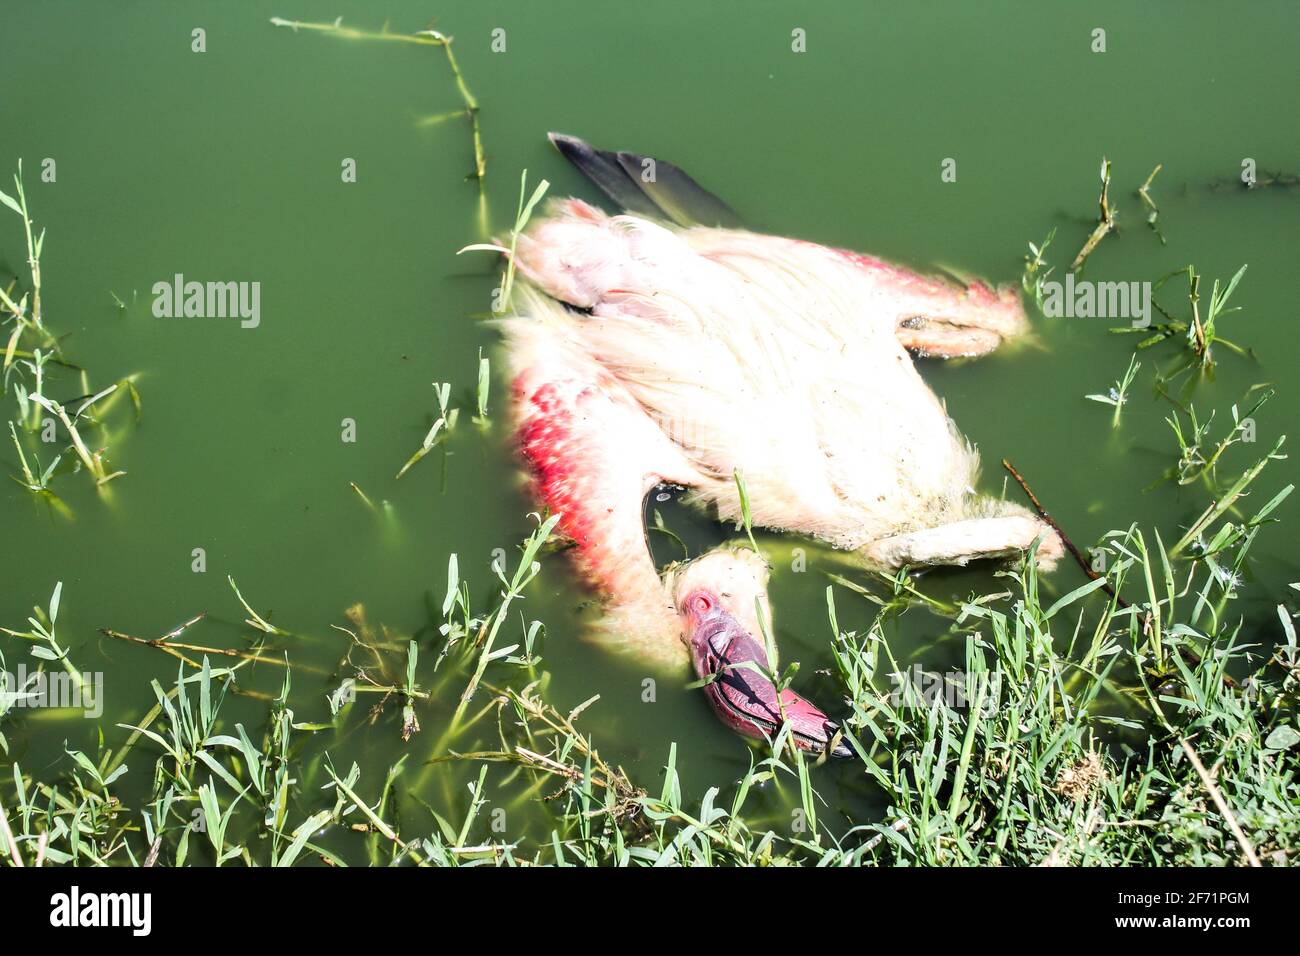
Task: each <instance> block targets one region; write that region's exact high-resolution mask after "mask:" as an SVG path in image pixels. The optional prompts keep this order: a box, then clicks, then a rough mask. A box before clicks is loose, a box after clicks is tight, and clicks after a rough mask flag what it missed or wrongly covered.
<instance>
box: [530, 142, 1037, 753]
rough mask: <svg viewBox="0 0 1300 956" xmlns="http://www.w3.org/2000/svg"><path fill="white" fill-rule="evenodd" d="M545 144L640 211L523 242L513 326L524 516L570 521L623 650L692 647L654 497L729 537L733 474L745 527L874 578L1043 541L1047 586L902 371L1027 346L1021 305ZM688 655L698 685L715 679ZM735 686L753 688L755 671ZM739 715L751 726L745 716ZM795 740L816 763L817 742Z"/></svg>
mask: <svg viewBox="0 0 1300 956" xmlns="http://www.w3.org/2000/svg"><path fill="white" fill-rule="evenodd" d="M552 140H553V142H555V143H556V145H557V146H558V147H559V149H560V150H561V152H562V153H564V155H565V156H566V157H568V158H569V159H570V160H571V161H572V162H573V163H574V164H575V165H576V166H577V167H578V168H579V169H580V170H582V172H584V173H585V174H586V175H587V176H588V177H589V178H590V179H591V180H592V181H593V182H595V183H596V184H597V185H598V186H600V187H601V188H602V189H603V190H604V191H605V192H606V193H607V194H609V195H610V196H611V197H612V198H613V199H614V200H615V201H616V202H618V203H620V204H621V205H622V206H623V207H624V208H625V209H627V210H629V211H628V212H626V213H624V214H623V215H618V216H608V215H606V214H605V213H603V212H601V211H599V210H597V209H595V208H593V207H592V206H590V205H588V204H586V203H584V202H582V201H581V200H577V199H569V200H564V201H560V202H558V203H555V204H553V205H552V206H551V208H550V210H549V213H548V215H547V216H546V217H545V218H544V219H542V220H541V221H540V222H538V223H536V224H535V225H534V226H533V227H532V228H531V229H529V230H528V232H527V233H526V234H525V235H523V236H521V237H520V238H519V243H518V247H517V254H516V258H517V267H518V269H519V270H520V271H521V272H522V274H523V275H524V276H525V277H526V278H527V280H528V285H529V286H530V287H526V288H524V289H522V290H521V302H520V307H519V310H518V311H519V316H518V317H517V318H512V319H510V320H508V321H507V322H506V323H505V333H506V340H507V346H508V349H509V353H510V361H511V365H512V375H513V395H514V403H515V410H516V416H517V421H518V433H517V434H518V441H519V446H520V449H521V451H522V454H523V456H524V458H525V459H526V461H527V463H528V465H529V467H530V469H531V472H532V474H533V478H534V483H535V489H536V494H537V497H538V498H539V500H540V501H541V502H542V503H543V504H545V505H546V506H547V507H549V508H550V509H551V510H552V511H554V512H558V513H561V514H562V515H563V518H562V519H561V524H560V527H561V529H562V530H563V532H564V533H566V534H567V535H569V536H570V537H571V538H572V539H573V540H574V541H575V542H576V545H577V546H576V548H575V553H576V560H577V563H578V566H579V569H580V571H581V573H582V574H583V576H584V577H585V578H586V580H587V581H588V582H589V583H590V584H591V585H592V586H593V587H594V588H596V589H597V590H598V591H599V592H601V593H602V594H603V595H604V596H605V598H606V600H607V614H606V619H605V624H604V627H603V629H604V631H605V632H606V633H607V634H608V635H609V636H610V639H611V640H612V641H615V642H617V643H619V644H621V645H623V646H626V647H628V648H629V649H631V650H633V651H634V652H635V653H637V654H639V655H640V656H642V657H643V658H646V659H648V660H652V661H655V662H658V663H661V664H667V665H678V666H680V664H681V663H684V662H685V660H686V658H687V656H688V655H687V653H686V651H687V646H686V644H684V643H683V640H684V639H685V640H686V641H687V642H689V641H690V640H691V634H692V633H693V632H696V633H698V632H699V630H700V627H699V622H698V621H694V619H692V618H690V615H691V614H693V613H695V611H696V610H700V612H701V613H703V610H702V609H700V608H696V609H692V607H691V606H690V605H689V601H688V602H687V606H686V607H685V608H684V609H683V612H682V613H683V615H685V618H683V617H679V615H678V609H677V607H676V606H675V604H674V599H673V595H672V594H670V593H668V592H667V591H666V590H665V587H664V584H663V582H662V581H661V580H660V577H659V575H658V573H657V571H656V569H655V567H654V564H653V562H652V560H651V557H650V553H649V550H648V548H647V546H646V541H645V530H644V527H643V502H644V498H645V495H646V494H647V492H649V491H650V490H651V489H652V488H654V487H655V486H656V485H658V484H661V483H671V484H676V485H681V486H685V487H687V488H689V489H691V492H692V494H693V496H694V498H695V499H697V500H699V501H701V502H703V503H705V504H707V505H709V506H711V507H712V508H714V509H716V511H717V513H718V515H719V517H720V518H722V519H724V520H725V519H729V520H736V519H738V518H739V517H740V514H741V507H740V500H739V495H738V492H737V488H736V483H735V474H736V473H737V472H739V473H740V474H742V475H743V476H744V479H745V483H746V486H747V488H748V497H749V499H750V504H751V512H752V518H753V521H754V523H755V524H757V525H761V526H765V527H769V528H774V529H781V530H785V531H793V532H799V533H802V534H807V535H812V536H815V537H817V538H820V539H822V540H824V541H827V542H829V543H830V544H832V545H833V546H835V547H837V548H841V549H845V550H849V551H852V552H853V553H854V554H856V555H857V556H858V557H859V558H860V560H861V561H862V563H863V565H864V566H867V567H874V568H882V569H896V568H900V567H902V566H904V565H964V564H966V563H967V562H969V561H972V560H976V559H983V558H1004V557H1008V556H1013V555H1017V554H1019V553H1022V552H1025V551H1027V550H1028V549H1030V548H1033V547H1035V546H1036V549H1037V550H1036V558H1037V560H1038V562H1039V564H1040V565H1041V566H1042V567H1044V568H1050V567H1052V566H1053V565H1054V564H1055V562H1056V560H1057V558H1058V557H1059V556H1060V554H1061V552H1062V545H1061V542H1060V540H1059V538H1058V537H1057V536H1056V534H1055V533H1054V532H1053V531H1052V530H1051V529H1050V528H1049V527H1047V526H1046V525H1045V524H1044V523H1043V522H1041V521H1040V520H1039V519H1038V518H1037V517H1035V516H1034V515H1033V514H1031V513H1030V512H1029V511H1028V510H1026V509H1025V508H1023V507H1021V506H1019V505H1016V504H1012V503H1010V502H1006V501H1001V500H998V499H995V498H991V497H989V496H986V495H981V494H979V493H977V492H976V491H975V490H974V485H975V481H976V473H977V470H978V456H977V454H976V452H975V451H974V449H973V448H971V447H970V445H969V444H968V443H967V442H966V441H965V440H964V439H963V438H962V437H961V435H960V433H959V432H958V430H957V428H956V426H955V425H954V424H953V422H952V420H951V419H950V418H949V417H948V414H947V411H946V410H945V408H944V406H943V404H942V403H941V402H940V401H939V400H938V398H937V397H936V396H935V395H934V393H933V392H932V391H931V390H930V388H929V387H928V386H927V385H926V384H925V382H924V381H923V380H922V378H921V376H920V375H919V374H918V372H917V370H916V368H915V367H914V365H913V363H912V359H911V357H910V356H909V355H908V352H907V350H908V349H911V350H914V351H916V352H918V353H920V354H923V355H930V356H938V357H950V356H958V355H980V354H984V353H987V352H989V351H992V350H993V349H995V348H996V347H997V346H998V345H1000V344H1001V343H1002V342H1004V341H1006V340H1007V339H1009V338H1012V337H1014V336H1016V335H1017V334H1019V333H1021V332H1022V331H1023V330H1024V329H1025V328H1026V319H1025V314H1024V310H1023V308H1022V306H1021V303H1020V299H1019V295H1018V294H1017V293H1016V292H1015V291H1014V290H1012V289H1003V290H994V289H992V288H990V287H988V286H986V285H984V284H982V283H978V282H976V283H972V284H970V285H968V286H965V287H962V286H957V285H953V284H951V283H949V282H947V281H943V280H938V279H932V278H927V277H924V276H920V275H917V274H915V273H912V272H909V271H908V270H906V269H902V268H900V267H898V266H894V265H891V264H889V263H886V262H883V261H881V260H879V259H875V258H872V257H870V256H864V255H859V254H856V253H851V252H845V251H842V250H837V249H831V248H827V247H825V246H820V245H817V244H815V243H810V242H803V241H800V240H794V239H782V238H778V237H773V236H765V235H759V234H756V233H752V232H747V231H744V230H741V229H737V228H727V227H719V226H717V225H713V224H714V223H727V222H732V221H734V214H732V213H730V211H729V210H728V209H727V208H726V207H725V206H724V205H723V204H722V203H721V202H720V201H719V200H717V199H716V198H714V197H713V196H711V195H710V194H708V193H707V192H705V191H704V190H703V189H702V188H701V187H699V186H698V185H697V184H696V183H695V182H694V181H693V180H692V179H690V177H688V176H686V174H685V173H683V172H681V170H679V169H677V168H676V167H674V166H672V165H670V164H668V163H665V162H662V161H654V160H650V159H648V158H646V157H642V156H638V155H635V154H630V153H618V154H615V153H608V152H603V151H599V150H595V149H592V148H591V147H590V146H588V145H587V144H586V143H583V142H582V141H580V140H576V139H573V138H571V137H563V136H557V135H553V136H552ZM649 169H653V172H654V175H653V178H652V179H650V180H647V179H646V177H645V176H644V173H645V171H646V170H649ZM694 223H709V224H708V225H701V224H694ZM700 567H701V568H702V569H705V570H696V571H694V572H692V573H691V579H692V580H693V581H694V582H695V583H696V584H697V585H700V586H702V587H703V588H704V590H705V591H706V592H707V593H711V594H721V593H723V592H725V584H720V583H718V582H713V583H712V584H710V582H707V581H702V580H700V579H701V577H702V576H703V575H704V574H705V573H706V571H711V572H713V573H716V574H720V575H726V574H735V573H741V572H740V571H738V568H742V567H743V562H742V563H741V564H738V563H737V559H735V557H734V554H733V557H732V558H731V559H728V560H717V561H712V562H707V563H704V564H701V565H700ZM764 580H765V578H764ZM759 590H762V589H761V588H760V589H759ZM681 597H682V598H683V599H686V598H687V597H689V595H685V594H683V595H681ZM728 614H729V616H730V617H731V618H732V621H731V623H727V622H722V623H723V624H725V627H724V628H722V630H718V628H717V625H718V620H720V619H711V623H710V624H709V626H710V627H711V628H714V629H715V630H716V631H717V633H722V631H723V630H725V631H726V633H728V634H732V633H733V630H734V629H733V628H732V624H738V625H740V626H741V627H742V628H747V629H748V633H749V635H750V637H751V638H753V639H758V638H759V636H758V634H757V633H756V632H755V631H754V630H753V622H752V621H748V622H746V618H745V615H744V613H743V610H742V611H741V612H740V613H739V614H738V615H737V614H736V613H734V612H728ZM683 620H686V628H685V633H684V630H683ZM701 620H702V619H701ZM706 643H707V642H706ZM735 648H736V651H737V652H748V651H752V650H753V649H752V648H749V647H748V646H747V645H743V642H742V644H736V645H735ZM718 649H719V648H714V650H715V651H716V650H718ZM695 650H697V651H698V649H695ZM705 650H706V651H707V648H705ZM691 656H692V657H693V662H694V665H695V668H696V670H697V672H699V671H700V668H701V667H703V666H705V663H704V662H707V661H709V660H712V661H714V663H716V662H717V654H716V653H715V654H713V655H712V656H710V654H709V653H703V654H701V653H698V652H697V653H694V654H693V655H691ZM724 663H725V662H724ZM770 663H771V664H772V665H774V664H775V661H772V662H770ZM700 676H701V677H705V676H708V675H707V674H704V673H701V674H700ZM745 679H746V681H749V682H751V684H752V682H753V681H754V680H757V679H758V675H757V673H756V672H755V671H754V670H753V669H752V668H746V678H745ZM717 683H718V682H717V681H715V682H714V684H715V685H716V684H717ZM720 689H721V688H719V687H717V686H714V688H713V690H712V691H711V693H713V694H716V693H718V692H719V690H720ZM731 689H734V688H731ZM751 689H752V688H751ZM768 690H769V691H770V694H769V696H773V695H774V692H775V691H774V688H770V687H769V688H768ZM760 696H761V695H760ZM717 703H718V702H717V701H716V700H715V705H717ZM723 703H724V704H727V705H728V706H730V705H731V704H733V703H734V700H730V701H724V702H723ZM769 703H770V701H769ZM805 705H806V706H807V707H808V708H810V711H809V713H813V712H815V714H816V715H820V713H821V712H820V711H817V710H816V708H814V707H812V705H810V704H807V702H804V701H801V699H798V698H795V701H794V703H793V704H792V709H794V710H795V711H800V710H801V708H802V707H803V706H805ZM720 712H721V711H720ZM731 717H732V718H734V719H729V720H728V723H730V724H732V726H737V723H738V722H744V721H746V720H748V722H749V723H750V724H751V726H750V730H751V731H755V730H758V729H759V724H760V723H761V721H758V720H756V718H755V715H754V713H752V712H751V713H749V715H748V717H746V716H745V708H743V707H741V708H738V709H737V712H735V713H732V714H731ZM817 719H824V718H820V717H815V718H811V720H812V722H813V723H815V722H816V720H817ZM804 730H805V731H806V730H808V728H807V727H805V728H804ZM799 739H800V742H801V743H802V744H803V745H805V746H807V747H810V748H816V747H817V746H819V745H824V744H825V743H826V741H827V739H828V736H827V734H825V733H823V734H821V735H820V738H819V737H818V734H816V733H803V734H802V735H801V736H800V737H799ZM819 741H820V742H819Z"/></svg>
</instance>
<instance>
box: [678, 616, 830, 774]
mask: <svg viewBox="0 0 1300 956" xmlns="http://www.w3.org/2000/svg"><path fill="white" fill-rule="evenodd" d="M681 610H682V616H683V622H684V624H685V627H686V631H687V633H686V635H685V636H686V638H687V643H688V645H689V646H690V649H691V661H692V663H693V664H694V666H695V674H696V676H697V677H699V678H700V679H701V680H703V681H706V683H705V684H704V693H705V694H706V695H707V697H708V699H709V703H710V704H711V705H712V707H713V710H714V711H715V712H716V713H717V715H718V716H719V717H720V718H721V719H722V722H723V723H724V724H726V725H727V726H728V727H730V728H731V729H732V730H734V731H736V732H737V733H739V734H741V735H743V736H746V737H754V738H758V739H765V740H771V739H773V738H774V737H775V736H776V734H777V732H778V731H779V730H780V728H781V724H782V718H783V715H784V720H785V721H788V722H789V724H790V732H791V734H792V735H793V739H794V742H795V744H796V745H797V746H798V747H799V748H800V749H801V750H807V751H810V752H813V753H829V754H830V755H831V756H833V757H851V756H852V755H853V751H852V750H850V749H849V747H848V745H847V744H846V743H845V741H844V737H843V734H842V733H841V732H840V728H839V726H838V725H837V724H836V723H835V722H834V721H832V720H831V719H830V718H829V717H827V716H826V714H825V713H823V712H822V710H821V709H820V708H819V707H817V705H816V704H813V703H812V702H811V701H809V700H807V699H806V698H804V697H801V696H800V695H799V694H796V693H795V692H794V691H793V690H790V689H789V688H786V690H784V691H783V692H781V693H780V694H779V695H778V693H777V689H776V686H775V685H774V684H773V683H772V681H771V680H770V679H768V677H767V674H768V672H769V670H770V668H769V666H768V662H767V661H768V658H767V652H766V650H765V649H764V647H763V645H762V643H760V642H759V641H758V640H756V639H755V638H754V637H753V635H751V634H749V632H748V631H746V630H745V628H744V627H743V626H741V624H740V623H739V622H738V621H737V620H736V619H735V617H733V616H732V615H731V614H730V613H729V612H728V611H727V610H726V609H725V608H724V607H723V606H722V604H721V602H720V601H718V600H717V598H716V596H713V595H709V594H707V593H704V592H701V591H696V592H693V593H692V594H691V595H690V596H688V597H687V599H686V601H685V602H684V607H683V608H681Z"/></svg>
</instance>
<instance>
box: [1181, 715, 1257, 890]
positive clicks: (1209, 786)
mask: <svg viewBox="0 0 1300 956" xmlns="http://www.w3.org/2000/svg"><path fill="white" fill-rule="evenodd" d="M1178 742H1179V743H1180V744H1182V745H1183V752H1184V753H1186V754H1187V759H1188V760H1190V761H1191V762H1192V766H1193V767H1195V768H1196V772H1197V774H1199V775H1200V778H1201V783H1203V784H1205V790H1206V792H1207V793H1209V795H1210V799H1211V800H1213V801H1214V805H1215V806H1216V807H1218V808H1219V813H1221V814H1223V819H1224V820H1225V821H1227V824H1228V829H1229V830H1231V831H1232V835H1233V836H1234V837H1235V838H1236V840H1237V844H1238V845H1239V846H1240V847H1241V851H1242V852H1243V853H1245V854H1246V859H1247V860H1249V861H1250V865H1251V866H1263V864H1262V863H1260V862H1259V857H1258V856H1257V855H1256V853H1255V848H1254V847H1253V846H1251V845H1250V841H1249V840H1248V839H1246V834H1245V832H1244V831H1243V830H1242V829H1241V824H1239V823H1238V822H1237V818H1236V817H1235V816H1233V813H1232V810H1231V809H1230V808H1229V807H1228V801H1227V800H1225V799H1224V798H1223V793H1222V792H1221V791H1220V790H1219V787H1218V785H1217V784H1216V783H1215V782H1214V778H1213V777H1211V776H1210V773H1209V771H1208V770H1206V769H1205V764H1203V763H1201V758H1200V757H1198V756H1197V755H1196V751H1195V750H1193V749H1192V745H1191V744H1189V743H1188V742H1187V740H1186V738H1184V737H1179V738H1178Z"/></svg>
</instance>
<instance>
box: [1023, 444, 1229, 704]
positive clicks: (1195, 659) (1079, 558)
mask: <svg viewBox="0 0 1300 956" xmlns="http://www.w3.org/2000/svg"><path fill="white" fill-rule="evenodd" d="M1002 467H1003V468H1005V469H1006V470H1007V471H1008V472H1010V474H1011V477H1012V478H1014V479H1016V484H1018V485H1019V486H1020V490H1021V491H1023V492H1024V493H1025V497H1026V498H1028V499H1029V503H1030V504H1031V505H1033V506H1034V511H1036V512H1038V517H1040V518H1042V519H1043V521H1044V522H1046V523H1047V524H1048V525H1049V526H1051V528H1052V530H1053V531H1055V532H1056V533H1057V534H1058V535H1059V536H1060V538H1061V543H1062V544H1064V545H1065V548H1066V550H1067V551H1069V552H1070V554H1071V555H1072V556H1073V557H1074V560H1075V561H1076V562H1077V563H1078V565H1079V568H1080V569H1081V570H1082V571H1083V573H1084V574H1086V575H1087V576H1088V577H1089V578H1090V579H1091V580H1093V581H1097V580H1099V579H1102V578H1104V577H1105V575H1103V574H1098V573H1097V572H1096V571H1094V570H1093V569H1092V565H1090V564H1089V563H1088V562H1087V560H1086V559H1085V558H1084V556H1083V553H1082V552H1081V551H1080V550H1079V549H1078V548H1076V547H1075V546H1074V542H1073V541H1071V540H1070V536H1069V535H1068V534H1066V533H1065V531H1064V529H1062V527H1061V526H1060V525H1059V524H1057V523H1056V520H1055V519H1054V518H1053V517H1052V516H1051V515H1050V514H1048V513H1047V509H1046V508H1044V507H1043V504H1042V502H1041V501H1039V500H1038V496H1037V495H1036V494H1034V490H1033V489H1032V488H1030V487H1029V482H1027V481H1025V479H1024V476H1022V475H1021V474H1020V472H1018V471H1016V466H1015V465H1013V464H1011V462H1009V461H1008V460H1007V459H1005V458H1003V459H1002ZM1101 589H1102V590H1103V591H1105V592H1106V593H1107V594H1108V595H1110V596H1111V598H1113V599H1114V601H1115V604H1116V606H1118V607H1119V608H1120V609H1122V610H1125V611H1127V610H1128V609H1129V608H1131V607H1133V605H1132V604H1131V603H1130V602H1128V601H1126V600H1125V599H1124V598H1123V597H1122V596H1121V595H1120V594H1118V593H1117V592H1116V591H1115V589H1114V588H1113V587H1111V584H1110V582H1109V581H1106V582H1105V583H1104V584H1102V586H1101ZM1136 614H1137V620H1138V626H1139V627H1140V628H1141V629H1142V632H1143V633H1144V634H1145V633H1146V632H1147V631H1148V630H1149V629H1150V627H1151V615H1150V614H1148V613H1146V612H1143V611H1137V612H1136ZM1179 651H1181V652H1182V655H1183V659H1184V660H1186V661H1188V662H1189V663H1191V664H1194V665H1195V664H1200V663H1201V658H1200V656H1199V655H1198V654H1197V653H1196V652H1195V651H1193V650H1192V649H1191V648H1189V647H1186V646H1184V645H1179ZM1223 684H1224V686H1225V687H1236V686H1237V682H1236V681H1235V680H1233V679H1232V677H1231V676H1229V675H1228V674H1224V675H1223Z"/></svg>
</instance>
